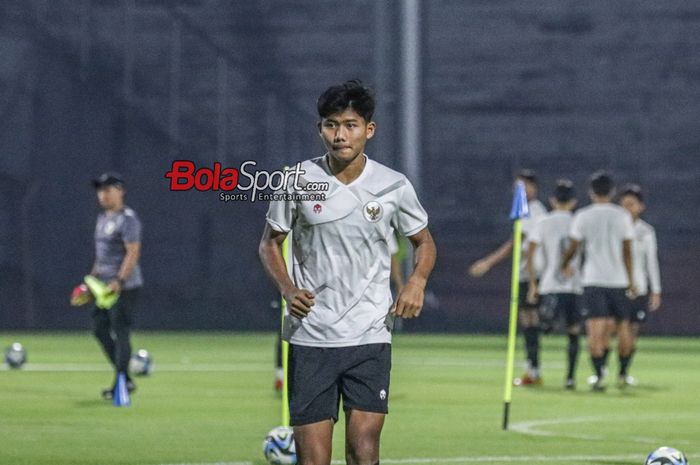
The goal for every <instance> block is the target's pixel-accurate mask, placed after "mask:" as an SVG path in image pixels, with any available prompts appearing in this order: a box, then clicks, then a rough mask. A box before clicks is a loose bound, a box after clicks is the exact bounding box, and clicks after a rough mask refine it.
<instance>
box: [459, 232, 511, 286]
mask: <svg viewBox="0 0 700 465" xmlns="http://www.w3.org/2000/svg"><path fill="white" fill-rule="evenodd" d="M512 251H513V240H512V239H509V240H507V241H506V242H504V243H503V244H501V246H500V247H499V248H497V249H496V250H495V251H493V252H492V253H490V254H488V255H487V256H486V257H484V258H482V259H480V260H477V261H475V262H474V263H473V264H472V266H470V267H469V274H470V275H472V276H474V277H475V278H480V277H481V276H483V275H485V274H486V273H488V271H489V270H490V269H491V268H493V267H494V266H496V265H498V264H499V263H501V262H502V261H503V260H505V259H506V258H508V257H509V256H510V254H511V252H512Z"/></svg>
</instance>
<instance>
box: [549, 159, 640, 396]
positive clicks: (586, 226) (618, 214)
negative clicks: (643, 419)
mask: <svg viewBox="0 0 700 465" xmlns="http://www.w3.org/2000/svg"><path fill="white" fill-rule="evenodd" d="M589 195H590V198H591V201H592V204H591V205H589V206H587V207H585V208H582V209H581V210H580V211H579V212H578V213H576V215H575V216H574V220H573V222H572V223H571V231H570V237H571V243H570V245H569V247H568V249H567V250H566V251H565V253H564V257H563V259H562V264H561V269H562V271H564V270H566V269H567V268H568V267H569V265H570V263H571V260H572V259H573V258H574V256H575V254H576V252H577V250H578V248H579V246H580V245H581V244H583V249H584V256H585V260H584V264H583V277H582V283H583V287H584V289H583V299H582V300H583V301H582V308H581V313H582V315H583V316H584V317H585V318H587V320H586V329H587V332H588V345H589V349H590V353H591V361H592V362H593V368H594V371H595V374H594V376H593V377H592V379H591V387H592V389H593V390H595V391H602V390H604V389H605V385H604V383H603V366H604V363H605V349H606V348H607V347H608V340H609V335H610V333H609V325H610V321H611V320H613V319H614V321H615V326H616V329H617V335H618V352H619V355H620V357H621V358H627V357H629V356H630V354H631V351H632V329H631V326H630V319H631V316H632V315H631V308H632V306H631V303H630V300H629V299H630V298H634V296H635V295H636V287H635V281H634V269H633V258H632V240H633V239H634V229H633V226H632V217H631V216H630V214H629V213H627V211H626V210H625V209H624V208H622V207H620V206H618V205H615V204H613V203H611V200H612V198H613V196H614V195H615V185H614V183H613V179H612V177H611V176H610V175H609V174H608V173H606V172H604V171H598V172H596V173H594V174H593V175H592V176H591V181H590V191H589Z"/></svg>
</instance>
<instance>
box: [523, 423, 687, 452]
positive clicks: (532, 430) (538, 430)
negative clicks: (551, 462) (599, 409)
mask: <svg viewBox="0 0 700 465" xmlns="http://www.w3.org/2000/svg"><path fill="white" fill-rule="evenodd" d="M637 417H639V415H637V416H635V418H637ZM617 418H619V419H620V420H623V418H622V417H616V418H610V417H608V418H605V417H572V418H554V419H551V420H533V421H521V422H518V423H513V424H512V425H510V427H509V429H510V430H511V431H514V432H516V433H520V434H526V435H529V436H548V437H558V438H569V439H580V440H584V441H605V440H608V439H609V438H607V437H605V436H601V435H589V434H578V433H560V432H553V431H547V430H545V429H542V427H546V426H557V425H567V424H574V423H592V422H602V423H610V421H611V420H615V419H617ZM629 418H630V417H629V416H625V417H624V420H625V421H628V420H629ZM625 442H634V443H640V444H647V445H648V446H650V447H654V446H658V444H660V443H661V442H662V441H660V440H659V439H655V438H642V437H630V438H626V439H625ZM674 444H683V445H687V444H691V443H690V442H689V441H683V440H674Z"/></svg>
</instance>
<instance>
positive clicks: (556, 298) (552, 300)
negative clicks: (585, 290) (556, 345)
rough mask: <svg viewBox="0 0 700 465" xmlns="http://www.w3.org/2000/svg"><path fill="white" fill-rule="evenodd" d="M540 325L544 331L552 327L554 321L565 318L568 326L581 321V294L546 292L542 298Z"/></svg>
mask: <svg viewBox="0 0 700 465" xmlns="http://www.w3.org/2000/svg"><path fill="white" fill-rule="evenodd" d="M539 315H540V325H541V326H542V329H543V330H544V331H547V330H550V329H552V327H553V326H554V323H555V322H556V321H558V320H560V319H563V320H564V322H565V324H566V326H574V325H575V324H577V323H579V322H580V321H581V311H580V310H579V296H578V295H576V294H563V293H562V294H545V295H543V296H542V297H541V299H540V311H539Z"/></svg>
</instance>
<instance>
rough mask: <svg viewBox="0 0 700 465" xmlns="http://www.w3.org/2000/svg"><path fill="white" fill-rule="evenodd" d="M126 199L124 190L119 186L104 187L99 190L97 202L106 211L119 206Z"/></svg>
mask: <svg viewBox="0 0 700 465" xmlns="http://www.w3.org/2000/svg"><path fill="white" fill-rule="evenodd" d="M123 199H124V190H123V189H121V188H120V187H117V186H102V187H100V188H99V189H97V200H98V201H99V202H100V206H101V207H102V208H105V209H110V208H115V207H117V206H119V205H120V204H121V202H122V200H123Z"/></svg>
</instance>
